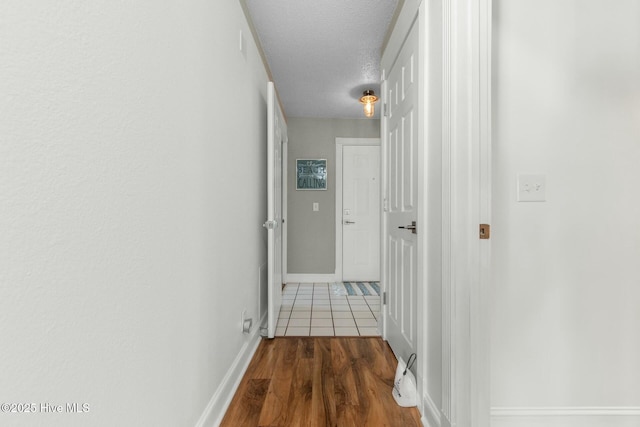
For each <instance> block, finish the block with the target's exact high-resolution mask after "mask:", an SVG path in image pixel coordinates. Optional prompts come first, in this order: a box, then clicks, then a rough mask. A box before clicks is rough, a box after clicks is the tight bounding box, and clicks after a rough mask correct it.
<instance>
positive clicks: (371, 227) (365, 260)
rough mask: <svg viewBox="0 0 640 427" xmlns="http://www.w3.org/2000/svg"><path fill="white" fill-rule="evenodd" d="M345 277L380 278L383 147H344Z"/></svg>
mask: <svg viewBox="0 0 640 427" xmlns="http://www.w3.org/2000/svg"><path fill="white" fill-rule="evenodd" d="M342 169H343V174H342V279H343V280H347V281H356V280H360V281H374V282H377V281H379V280H380V147H379V146H368V145H367V146H345V147H344V148H343V150H342Z"/></svg>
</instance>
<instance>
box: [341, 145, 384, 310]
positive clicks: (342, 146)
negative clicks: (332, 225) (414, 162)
mask: <svg viewBox="0 0 640 427" xmlns="http://www.w3.org/2000/svg"><path fill="white" fill-rule="evenodd" d="M349 145H351V146H378V147H380V146H381V144H380V138H342V137H337V138H336V269H335V280H336V281H339V282H342V179H343V177H342V151H343V148H344V147H345V146H349ZM380 158H381V159H382V150H381V152H380ZM381 167H382V165H381ZM380 176H382V174H380ZM380 196H381V197H380V200H382V182H380ZM380 223H381V224H382V206H380ZM380 248H382V242H380ZM380 259H381V260H382V253H380ZM381 264H382V263H381ZM380 274H382V271H381V272H380ZM381 277H382V276H381ZM381 298H382V296H381Z"/></svg>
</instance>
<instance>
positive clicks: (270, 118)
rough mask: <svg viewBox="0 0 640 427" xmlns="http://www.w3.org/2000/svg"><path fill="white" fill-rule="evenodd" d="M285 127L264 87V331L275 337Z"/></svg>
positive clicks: (271, 90) (270, 86)
mask: <svg viewBox="0 0 640 427" xmlns="http://www.w3.org/2000/svg"><path fill="white" fill-rule="evenodd" d="M286 140H287V125H286V123H285V121H284V115H283V114H282V110H281V109H280V104H279V103H278V100H277V96H276V90H275V86H274V84H273V83H272V82H269V83H268V86H267V221H266V222H265V223H264V226H265V227H266V228H267V270H268V272H267V288H268V290H267V294H268V296H267V299H268V303H267V312H268V315H267V316H268V321H267V322H268V323H267V331H268V336H269V338H273V337H275V333H276V324H277V323H278V314H279V313H280V306H281V305H282V145H283V142H285V141H286Z"/></svg>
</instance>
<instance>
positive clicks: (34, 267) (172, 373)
mask: <svg viewBox="0 0 640 427" xmlns="http://www.w3.org/2000/svg"><path fill="white" fill-rule="evenodd" d="M236 3H237V2H205V1H195V0H190V1H184V0H182V1H168V2H161V3H158V2H152V1H138V2H97V3H96V2H89V3H87V2H84V1H79V0H65V1H58V2H46V1H37V0H5V1H3V2H2V3H1V4H0V40H2V41H1V42H0V57H1V58H2V61H0V94H1V95H0V117H2V119H1V120H0V162H1V164H2V165H1V167H0V203H1V205H2V207H1V208H0V236H1V237H0V254H1V255H0V341H1V342H2V350H1V354H2V356H1V357H0V402H2V403H4V402H8V403H11V402H15V403H25V402H33V403H36V404H37V405H39V404H40V403H52V404H56V405H58V404H61V405H64V404H65V403H67V402H79V403H88V404H89V405H90V412H89V413H87V414H6V413H0V424H2V425H12V426H27V425H28V426H32V425H36V424H37V425H47V426H87V425H91V426H142V425H153V426H168V427H169V426H171V427H173V426H189V425H195V424H196V422H197V421H198V419H199V418H200V417H201V415H202V414H203V413H204V415H209V416H210V418H211V419H214V418H215V417H216V415H217V413H215V411H216V410H217V409H219V408H220V404H221V403H220V401H211V406H210V407H209V409H208V410H210V411H212V412H211V413H210V414H207V413H205V411H206V410H205V408H207V405H208V404H209V403H210V400H211V399H212V398H213V397H214V394H215V393H216V390H218V389H219V388H220V387H224V386H229V383H225V382H224V380H225V375H227V373H228V372H229V370H230V369H231V368H232V364H233V363H234V360H235V359H236V358H237V357H239V356H241V355H242V354H243V353H242V352H243V351H245V353H246V352H250V348H249V347H247V346H248V343H249V340H250V338H248V337H245V336H243V335H242V333H241V332H240V313H241V310H242V309H243V308H247V309H248V311H249V314H250V315H252V316H253V317H254V319H256V317H257V315H258V304H259V302H258V295H259V292H258V270H259V268H260V266H262V265H263V263H264V262H265V232H264V230H263V229H262V227H261V223H262V222H263V221H264V218H265V191H264V188H263V186H262V184H260V183H261V182H263V176H264V172H265V169H264V166H263V165H264V163H265V162H264V157H265V149H264V142H265V141H264V136H263V134H264V132H265V128H266V122H265V118H264V116H265V111H266V107H265V99H264V97H265V93H264V92H265V86H266V73H265V71H264V67H263V66H262V63H261V62H260V60H259V58H258V55H257V53H256V49H255V46H254V44H253V42H252V41H251V39H250V37H248V38H247V41H246V43H245V45H246V48H247V49H248V51H247V52H246V54H245V55H243V54H241V53H240V52H239V49H238V44H239V43H238V40H239V32H240V30H241V29H244V34H245V36H246V35H248V34H249V31H248V29H247V28H246V22H245V19H244V16H243V14H242V11H241V9H240V7H239V5H238V4H236ZM256 320H257V319H256ZM252 342H254V341H252ZM227 379H228V378H227ZM234 379H235V378H233V376H231V378H230V381H233V380H234ZM227 388H228V387H227ZM220 390H222V388H220ZM226 397H227V395H226V394H225V393H222V395H221V396H220V398H221V399H222V400H224V398H226ZM214 400H215V399H214Z"/></svg>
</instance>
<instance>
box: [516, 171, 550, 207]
mask: <svg viewBox="0 0 640 427" xmlns="http://www.w3.org/2000/svg"><path fill="white" fill-rule="evenodd" d="M546 199H547V183H546V176H545V175H518V194H517V200H518V201H519V202H544V201H546Z"/></svg>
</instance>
